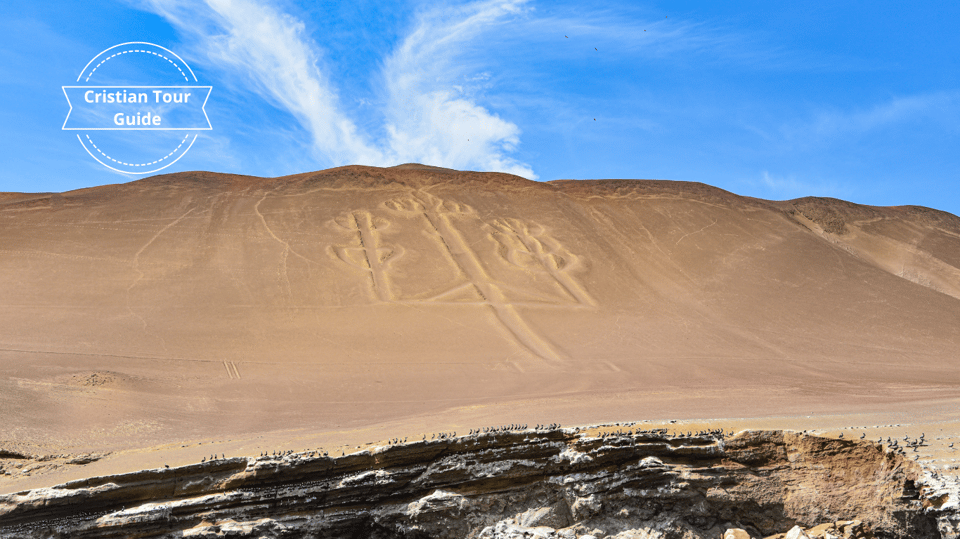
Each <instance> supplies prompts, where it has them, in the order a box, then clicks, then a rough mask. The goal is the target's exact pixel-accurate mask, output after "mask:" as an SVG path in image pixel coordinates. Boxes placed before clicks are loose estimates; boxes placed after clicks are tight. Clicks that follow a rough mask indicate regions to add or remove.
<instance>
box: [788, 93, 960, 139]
mask: <svg viewBox="0 0 960 539" xmlns="http://www.w3.org/2000/svg"><path fill="white" fill-rule="evenodd" d="M958 115H960V94H957V93H956V92H937V93H930V94H921V95H914V96H906V97H896V98H893V99H890V100H888V101H886V102H883V103H878V104H876V105H873V106H872V107H869V108H864V109H861V110H850V111H842V110H829V111H821V112H819V113H817V114H816V115H815V116H814V117H813V118H812V119H810V120H806V121H802V122H798V123H794V124H790V125H787V126H785V127H784V128H783V129H782V132H783V134H784V136H785V137H786V138H787V139H788V140H797V141H810V142H817V141H824V140H831V139H835V138H836V137H840V136H856V135H863V134H867V133H870V132H872V131H876V130H880V129H884V128H889V127H892V126H897V125H902V124H906V123H912V122H941V121H947V122H951V123H953V122H955V121H956V119H957V117H958Z"/></svg>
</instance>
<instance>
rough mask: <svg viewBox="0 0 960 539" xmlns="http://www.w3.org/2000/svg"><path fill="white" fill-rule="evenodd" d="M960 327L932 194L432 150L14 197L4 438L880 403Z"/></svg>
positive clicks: (3, 331)
mask: <svg viewBox="0 0 960 539" xmlns="http://www.w3.org/2000/svg"><path fill="white" fill-rule="evenodd" d="M958 327H960V219H958V218H957V217H956V216H954V215H951V214H947V213H943V212H938V211H935V210H930V209H927V208H919V207H889V208H877V207H866V206H859V205H855V204H851V203H847V202H843V201H839V200H833V199H818V198H806V199H799V200H793V201H785V202H770V201H764V200H758V199H752V198H746V197H741V196H737V195H734V194H732V193H729V192H726V191H723V190H720V189H717V188H713V187H710V186H708V185H704V184H700V183H684V182H669V181H646V180H592V181H573V180H564V181H554V182H546V183H538V182H532V181H528V180H524V179H522V178H519V177H516V176H510V175H506V174H497V173H475V172H459V171H454V170H448V169H440V168H435V167H425V166H420V165H403V166H399V167H393V168H375V167H361V166H350V167H342V168H337V169H330V170H325V171H320V172H314V173H306V174H299V175H294V176H287V177H281V178H256V177H247V176H235V175H225V174H214V173H209V172H187V173H178V174H170V175H164V176H156V177H151V178H147V179H143V180H140V181H135V182H130V183H127V184H122V185H109V186H103V187H94V188H89V189H82V190H77V191H71V192H67V193H62V194H34V195H29V194H0V410H3V411H4V413H3V420H2V421H0V440H4V441H5V443H6V444H7V445H10V444H11V443H15V445H17V444H19V446H24V447H28V446H35V447H44V448H48V450H49V448H50V447H54V446H58V447H64V448H66V449H69V450H77V451H79V450H88V451H92V450H112V449H117V448H128V447H136V446H142V445H146V444H157V443H166V442H174V441H177V440H183V439H198V438H210V439H212V438H218V437H223V438H225V437H227V436H230V435H252V434H256V433H258V432H266V431H277V430H282V429H293V428H309V429H314V430H318V431H321V430H333V429H336V428H346V427H356V426H362V425H368V424H375V423H377V422H382V421H402V420H404V418H412V417H417V416H423V415H425V414H433V413H441V412H443V411H444V410H453V409H464V410H472V412H471V413H474V414H478V416H483V414H484V410H486V409H489V410H491V411H490V419H491V423H492V422H493V421H495V420H496V417H495V416H497V414H501V415H502V413H503V410H504V408H503V406H504V405H506V406H507V407H510V408H511V411H512V413H513V414H514V415H512V416H511V418H513V417H516V418H517V419H516V420H517V421H529V422H530V423H531V424H532V423H534V422H536V421H541V422H547V421H551V420H554V419H556V420H558V421H564V418H569V417H574V416H576V418H578V419H580V418H583V417H586V416H595V419H597V420H602V419H604V418H606V417H613V416H618V415H622V413H623V408H622V407H623V406H627V404H624V403H644V402H648V403H659V404H651V405H650V407H649V408H645V409H636V408H631V409H630V413H631V416H632V417H637V416H642V415H643V414H645V413H648V414H666V413H669V411H670V410H682V411H684V413H688V414H700V416H699V417H717V416H718V414H728V415H743V414H761V413H800V412H801V411H806V410H814V409H816V410H822V411H825V410H834V411H836V410H843V409H849V408H850V407H854V408H855V407H860V408H869V407H871V406H875V405H880V404H883V403H891V402H894V403H895V402H897V401H909V400H922V399H925V398H935V397H937V396H943V395H955V394H956V390H957V388H958V387H960V371H958V369H957V368H956V351H957V350H958V349H960V332H958V331H957V328H958ZM631 399H633V400H631ZM511 403H515V404H514V405H511ZM498 406H499V408H497V407H498ZM631 406H632V404H631ZM658 406H659V407H658ZM524 414H526V415H528V416H536V417H535V418H531V419H526V416H525V415H524ZM578 414H579V415H578ZM480 424H484V423H480ZM28 449H29V447H28Z"/></svg>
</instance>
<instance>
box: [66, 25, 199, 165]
mask: <svg viewBox="0 0 960 539" xmlns="http://www.w3.org/2000/svg"><path fill="white" fill-rule="evenodd" d="M127 45H149V46H151V47H156V48H158V49H163V50H165V51H167V52H168V53H169V54H170V56H173V57H174V58H176V59H177V60H178V61H179V62H180V63H182V64H183V67H185V68H187V71H188V72H189V73H190V76H191V77H193V80H194V82H198V81H197V75H196V73H194V72H193V70H192V69H190V66H189V65H188V64H187V62H185V61H184V60H183V58H180V56H179V55H178V54H177V53H175V52H173V51H172V50H170V49H168V48H166V47H162V46H160V45H157V44H156V43H150V42H147V41H129V42H127V43H120V44H118V45H114V46H112V47H109V48H107V49H104V50H103V51H101V52H100V54H97V55H96V56H94V57H93V58H91V59H90V61H89V62H87V65H85V66H83V69H82V70H81V71H80V75H79V76H77V82H80V79H82V78H83V74H84V73H86V72H87V68H89V67H90V64H92V63H93V61H94V60H96V59H97V58H100V57H101V56H103V55H104V54H106V53H107V52H109V51H111V50H113V49H116V48H118V47H125V46H127ZM129 52H143V53H149V54H153V55H155V56H158V57H160V58H163V59H164V60H166V61H168V62H170V63H171V64H173V66H174V67H176V68H177V71H179V72H180V74H181V75H183V78H184V79H186V81H187V82H190V78H189V77H187V75H186V73H184V72H183V69H180V66H179V65H177V64H176V63H175V62H174V61H173V60H171V59H170V58H167V57H166V56H164V55H162V54H158V53H156V52H154V51H146V50H140V49H130V50H127V51H121V52H119V53H114V54H112V55H110V56H109V57H107V58H105V59H103V60H101V61H100V63H98V64H97V65H96V66H95V67H94V68H93V70H91V71H90V74H89V75H87V78H86V80H84V82H89V81H90V77H92V76H93V73H94V72H95V71H96V70H97V68H99V67H100V66H101V65H103V63H104V62H106V61H107V60H110V59H112V58H115V57H117V56H119V55H121V54H127V53H129ZM84 136H86V137H87V140H89V141H90V145H91V146H93V147H94V149H96V150H97V152H98V153H99V154H100V155H102V156H104V157H106V158H107V159H109V160H110V161H113V162H114V163H117V164H118V165H124V166H128V167H138V166H148V165H154V164H157V163H159V162H160V161H163V160H165V159H167V158H169V157H170V156H171V155H173V154H175V153H177V151H178V150H179V149H180V148H181V147H183V143H184V142H186V141H187V138H189V137H190V134H189V133H188V134H187V135H185V136H184V138H183V140H182V141H181V142H180V144H179V145H177V147H176V148H175V149H174V150H173V151H172V152H170V153H169V154H167V155H165V156H164V157H161V158H160V159H157V160H156V161H154V162H152V163H145V164H140V165H138V164H130V163H124V162H123V161H118V160H116V159H114V158H112V157H110V156H109V155H107V154H105V153H103V151H102V150H100V148H97V145H96V144H94V142H93V139H91V138H90V135H88V134H86V133H84ZM198 136H199V135H198V134H194V135H193V140H192V141H190V145H189V146H187V149H186V150H184V151H183V152H182V153H181V154H180V155H179V156H177V158H176V159H174V160H173V161H170V162H169V163H167V164H166V165H164V166H162V167H160V168H157V169H154V170H148V171H145V172H138V171H131V170H120V169H118V168H114V167H111V166H110V165H108V164H106V163H104V162H103V161H101V160H100V159H99V158H98V157H97V156H96V155H94V154H93V152H91V151H90V148H87V145H86V144H84V143H83V139H82V138H80V133H77V140H78V141H80V145H81V146H83V149H84V150H86V151H87V153H88V154H90V157H92V158H93V159H94V160H96V161H97V162H98V163H100V164H101V165H103V166H105V167H107V168H109V169H110V170H115V171H117V172H120V173H121V174H149V173H151V172H157V171H160V170H163V169H165V168H167V167H169V166H170V165H172V164H174V163H176V162H177V161H179V160H180V158H181V157H183V156H184V155H186V154H187V152H188V151H190V148H192V147H193V143H194V142H196V141H197V137H198Z"/></svg>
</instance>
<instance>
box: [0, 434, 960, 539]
mask: <svg viewBox="0 0 960 539" xmlns="http://www.w3.org/2000/svg"><path fill="white" fill-rule="evenodd" d="M922 477H923V474H922V470H921V469H920V468H919V466H918V465H917V464H915V463H913V462H912V461H909V460H906V459H904V458H903V457H902V456H900V455H898V454H896V453H894V452H891V451H887V450H884V448H883V447H881V446H879V445H876V444H873V443H865V442H854V441H844V440H836V439H829V438H820V437H814V436H806V435H802V434H795V433H790V432H782V431H745V432H741V433H739V434H737V435H735V436H730V435H728V436H725V435H724V433H722V432H700V433H692V432H691V433H682V434H676V433H674V434H671V433H668V432H666V431H664V430H651V431H643V430H634V426H633V425H619V426H616V425H615V426H604V427H599V428H598V427H593V428H590V429H544V428H538V429H510V428H506V429H494V428H491V429H482V430H480V432H479V433H476V434H471V435H468V436H459V437H458V436H454V435H450V436H438V437H437V439H433V440H424V441H420V442H415V443H407V444H396V445H387V446H378V447H375V448H373V449H372V450H365V451H362V452H358V453H355V454H350V455H327V454H325V452H324V451H323V450H316V451H309V452H303V453H297V454H289V453H288V454H283V455H270V456H262V457H256V458H253V457H250V458H228V459H217V460H213V461H208V462H203V463H198V464H195V465H190V466H184V467H179V468H161V469H154V470H143V471H140V472H137V473H131V474H124V475H117V476H110V477H96V478H90V479H85V480H81V481H74V482H70V483H66V484H63V485H58V486H56V487H53V488H47V489H39V490H32V491H25V492H19V493H16V494H11V495H7V496H3V497H0V538H4V539H6V538H22V537H44V538H61V537H62V538H66V537H70V538H114V537H116V538H120V537H124V538H129V537H158V538H160V537H162V538H172V537H203V538H206V537H210V538H212V537H257V538H274V537H277V538H279V537H344V538H354V537H357V538H361V537H364V538H393V537H413V538H481V537H483V538H494V537H497V538H500V537H557V538H578V537H580V538H582V537H584V536H593V537H596V538H599V537H614V536H616V537H619V538H685V539H686V538H691V539H692V538H701V537H702V538H707V537H709V538H716V537H720V536H722V535H724V532H725V531H726V530H729V529H731V528H740V529H742V530H744V531H743V532H728V533H727V534H726V535H727V536H731V537H741V536H747V535H749V536H750V537H769V536H773V535H775V534H780V533H784V532H787V531H788V530H790V529H791V528H793V527H794V526H797V525H799V526H801V527H804V528H807V529H808V530H810V529H814V530H820V532H821V535H819V536H820V537H827V536H833V537H837V536H840V537H880V538H885V537H913V538H925V537H957V523H958V518H957V511H956V500H951V499H950V496H948V495H940V496H933V495H931V493H930V492H928V491H927V490H926V489H925V488H924V487H923V486H922V484H921V481H922ZM818 525H819V528H817V526H818ZM737 533H744V534H746V535H736V534H737ZM811 533H816V532H815V531H811ZM831 533H832V534H833V535H831ZM792 535H793V536H802V535H799V531H798V530H794V531H793V532H792Z"/></svg>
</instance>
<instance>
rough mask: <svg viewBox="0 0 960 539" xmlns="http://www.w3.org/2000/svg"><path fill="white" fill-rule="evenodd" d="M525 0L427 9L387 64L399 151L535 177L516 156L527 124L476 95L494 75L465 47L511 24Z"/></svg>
mask: <svg viewBox="0 0 960 539" xmlns="http://www.w3.org/2000/svg"><path fill="white" fill-rule="evenodd" d="M524 3H525V1H524V0H511V1H500V0H494V1H487V2H477V3H473V4H469V5H467V6H464V7H461V8H456V9H448V10H433V11H428V12H424V13H423V14H421V16H420V17H419V18H418V21H417V24H416V28H415V29H414V30H413V32H411V33H410V35H409V36H407V37H406V38H405V39H404V40H403V42H402V43H401V44H400V46H399V47H398V48H397V49H396V50H395V51H394V52H393V54H391V55H390V56H389V57H388V58H387V59H386V61H385V62H384V65H383V87H384V90H385V94H386V96H385V98H386V103H387V106H386V111H385V112H386V120H387V125H386V130H387V133H388V134H389V146H390V151H391V152H392V153H394V154H396V155H398V156H409V157H411V158H413V160H416V161H421V162H424V163H432V164H445V165H446V166H451V167H453V168H465V167H470V166H480V167H481V168H483V169H485V170H500V171H505V172H511V173H514V174H518V175H520V176H525V177H528V178H535V177H536V176H535V174H534V173H533V170H532V169H531V168H530V167H529V166H528V165H525V164H522V163H519V162H517V161H516V160H515V159H512V158H511V157H509V154H510V153H512V152H513V151H514V150H515V149H516V147H517V145H518V144H519V143H520V129H519V128H518V127H517V126H516V125H515V124H513V123H511V122H509V121H506V120H504V119H502V118H500V117H499V116H497V115H496V114H494V113H491V112H490V111H488V110H487V109H486V108H484V107H482V106H480V105H479V104H477V103H476V102H475V101H474V100H472V99H471V95H470V94H471V93H472V92H471V86H472V85H477V84H482V83H483V82H484V81H485V80H486V79H487V78H489V74H487V73H484V72H483V71H481V68H482V66H478V65H472V64H471V63H470V62H469V61H462V60H463V59H462V58H461V57H460V54H459V51H463V50H464V49H466V48H468V46H469V45H470V43H471V42H473V41H474V40H476V39H478V38H480V37H481V36H482V35H484V34H488V33H490V32H492V31H495V30H497V29H500V28H502V27H503V25H504V23H505V21H506V20H508V18H509V17H510V16H511V15H516V14H518V13H519V12H520V11H521V9H522V5H523V4H524Z"/></svg>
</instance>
